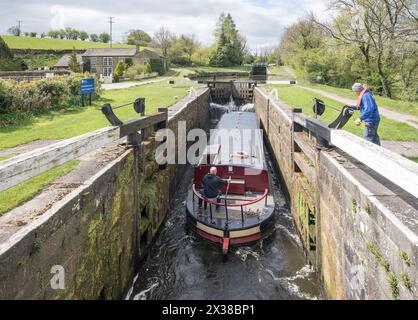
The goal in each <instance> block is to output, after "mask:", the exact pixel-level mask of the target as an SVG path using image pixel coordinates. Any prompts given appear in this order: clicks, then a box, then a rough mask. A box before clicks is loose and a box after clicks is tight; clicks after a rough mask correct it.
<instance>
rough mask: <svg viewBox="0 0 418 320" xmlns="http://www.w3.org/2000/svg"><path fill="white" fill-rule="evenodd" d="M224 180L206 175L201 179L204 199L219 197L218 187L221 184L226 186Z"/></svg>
mask: <svg viewBox="0 0 418 320" xmlns="http://www.w3.org/2000/svg"><path fill="white" fill-rule="evenodd" d="M227 183H228V182H227V181H226V180H223V179H221V178H219V177H218V176H215V175H213V174H207V175H206V176H205V177H204V178H203V195H204V196H205V197H206V198H209V199H211V198H216V197H217V196H219V187H220V186H221V185H222V184H227Z"/></svg>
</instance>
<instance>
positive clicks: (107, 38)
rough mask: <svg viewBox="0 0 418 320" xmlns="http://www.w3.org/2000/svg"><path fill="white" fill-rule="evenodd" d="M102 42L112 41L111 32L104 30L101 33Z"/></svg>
mask: <svg viewBox="0 0 418 320" xmlns="http://www.w3.org/2000/svg"><path fill="white" fill-rule="evenodd" d="M99 39H100V42H103V43H109V41H110V34H108V33H106V32H103V33H101V34H100V35H99Z"/></svg>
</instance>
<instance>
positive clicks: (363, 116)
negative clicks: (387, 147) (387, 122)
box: [352, 83, 380, 146]
mask: <svg viewBox="0 0 418 320" xmlns="http://www.w3.org/2000/svg"><path fill="white" fill-rule="evenodd" d="M353 91H354V92H355V93H356V94H357V95H358V100H357V105H356V106H352V109H354V110H360V118H358V119H357V120H356V121H355V122H354V123H355V124H356V126H360V125H361V123H362V122H364V123H365V131H364V139H366V140H367V141H370V142H372V143H374V144H377V145H379V146H380V138H379V135H378V134H377V129H378V128H379V123H380V116H379V109H378V107H377V104H376V100H375V99H374V97H373V95H372V93H371V92H370V91H369V90H367V89H366V88H364V86H363V85H362V84H361V83H355V84H354V85H353Z"/></svg>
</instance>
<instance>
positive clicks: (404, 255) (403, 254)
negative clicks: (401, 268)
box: [399, 250, 411, 267]
mask: <svg viewBox="0 0 418 320" xmlns="http://www.w3.org/2000/svg"><path fill="white" fill-rule="evenodd" d="M399 256H400V257H401V259H402V260H403V261H404V262H405V264H406V265H407V266H408V267H410V266H411V259H410V258H409V256H408V254H407V253H406V252H405V251H402V250H399Z"/></svg>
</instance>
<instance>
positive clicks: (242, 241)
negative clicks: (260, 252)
mask: <svg viewBox="0 0 418 320" xmlns="http://www.w3.org/2000/svg"><path fill="white" fill-rule="evenodd" d="M196 233H197V234H198V235H199V236H201V237H203V238H205V239H207V240H210V241H212V242H215V243H219V244H221V245H222V246H224V244H225V242H224V241H225V239H228V238H220V237H217V236H214V235H211V234H209V233H207V232H205V231H203V230H200V229H199V228H196ZM261 238H262V236H261V233H257V234H254V235H251V236H248V237H243V238H235V239H228V240H229V243H228V244H229V246H230V245H237V244H245V243H251V242H255V241H258V240H260V239H261ZM222 249H223V248H222Z"/></svg>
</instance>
